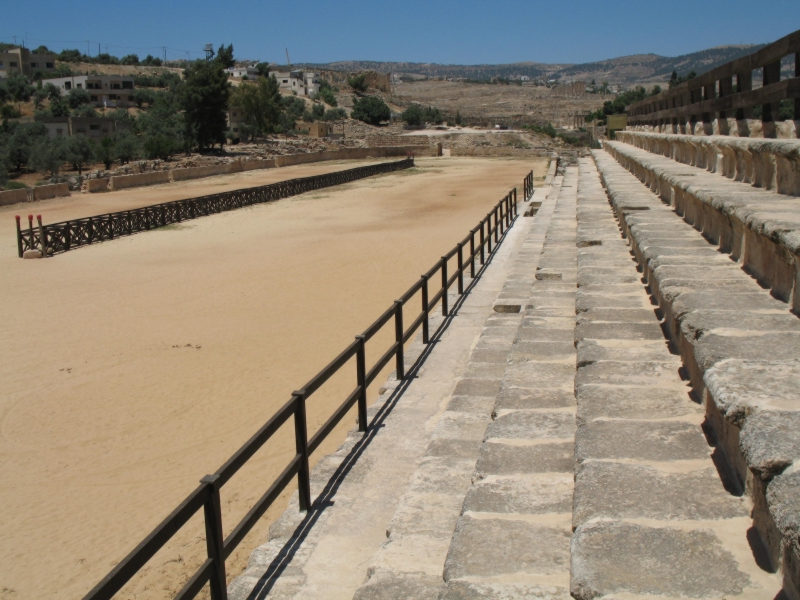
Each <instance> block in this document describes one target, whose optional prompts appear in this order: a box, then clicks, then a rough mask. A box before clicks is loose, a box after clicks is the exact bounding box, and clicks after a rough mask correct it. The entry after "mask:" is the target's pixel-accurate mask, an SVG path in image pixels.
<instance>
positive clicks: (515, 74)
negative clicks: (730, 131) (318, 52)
mask: <svg viewBox="0 0 800 600" xmlns="http://www.w3.org/2000/svg"><path fill="white" fill-rule="evenodd" d="M762 47H763V44H758V45H741V46H719V47H717V48H709V49H707V50H701V51H699V52H692V53H690V54H684V55H681V56H674V57H669V56H659V55H657V54H635V55H631V56H621V57H619V58H612V59H608V60H601V61H597V62H591V63H583V64H577V65H570V64H546V63H537V62H519V63H510V64H503V65H440V64H436V63H410V62H377V61H358V60H351V61H341V62H333V63H324V64H322V63H316V64H305V65H303V66H305V67H309V68H315V69H330V70H334V71H362V70H374V71H378V72H382V73H387V72H391V73H398V74H401V75H417V76H424V77H451V78H469V79H491V78H493V77H502V78H508V79H515V78H519V77H521V76H528V77H530V78H532V79H545V78H546V79H565V80H579V81H586V82H587V83H588V82H590V81H591V80H592V79H594V80H595V81H596V82H597V83H598V84H599V83H600V82H602V81H607V82H608V83H609V84H611V85H621V86H623V87H629V86H632V85H636V84H639V83H644V84H649V83H662V82H665V81H667V80H668V79H669V77H670V75H671V73H672V71H673V70H675V71H678V73H679V74H685V73H688V72H689V71H695V72H697V73H698V74H700V73H703V72H705V71H708V70H709V69H713V68H714V67H717V66H719V65H721V64H724V63H726V62H728V61H731V60H734V59H736V58H739V57H740V56H744V55H746V54H750V53H752V52H755V51H756V50H758V49H759V48H762ZM298 66H299V65H298Z"/></svg>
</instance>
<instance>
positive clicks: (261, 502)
mask: <svg viewBox="0 0 800 600" xmlns="http://www.w3.org/2000/svg"><path fill="white" fill-rule="evenodd" d="M355 170H357V169H352V171H355ZM340 173H344V172H340ZM319 177H324V176H319ZM320 181H322V180H321V179H320ZM284 184H285V182H284V183H282V184H273V185H275V186H276V189H279V191H280V190H284V189H286V188H288V187H289V186H287V185H284ZM281 186H282V187H281ZM194 200H196V199H193V201H194ZM230 200H231V202H230V205H234V204H237V203H238V205H244V203H245V202H246V201H247V198H231V199H230ZM507 204H508V199H507V198H504V199H503V200H501V201H500V202H499V203H498V204H497V205H496V206H495V210H496V209H497V207H500V208H501V209H503V210H506V211H508V212H507V213H505V214H504V215H503V216H502V217H501V218H500V219H496V220H495V223H496V224H497V225H498V226H499V223H500V222H501V221H502V222H503V223H505V222H507V221H508V222H510V223H513V222H514V221H515V220H516V214H515V209H514V208H513V207H511V208H509V206H507ZM170 206H171V207H172V208H175V207H178V208H179V209H180V208H181V207H182V208H186V206H184V205H182V204H180V201H176V202H175V203H170ZM153 208H154V207H146V208H145V209H142V210H143V211H144V213H145V216H147V214H148V211H149V214H150V215H153V212H154V211H153ZM194 208H202V209H203V210H207V212H211V211H213V210H218V209H219V207H214V206H207V207H198V206H195V207H194ZM123 212H127V214H126V215H125V216H126V217H128V219H130V216H131V214H132V213H135V212H136V211H135V210H134V211H123ZM509 212H510V214H508V213H509ZM111 214H114V215H121V214H122V213H111ZM196 214H197V212H196V211H195V210H194V209H193V210H192V211H191V212H189V215H192V216H194V215H196ZM493 214H495V215H496V213H493ZM155 216H158V215H155ZM162 216H163V215H162ZM179 216H180V218H187V219H188V218H192V217H190V216H188V215H179ZM96 219H97V217H94V218H93V217H88V218H86V219H85V221H86V223H87V225H88V229H87V230H86V231H85V232H83V233H81V235H84V234H85V235H86V236H87V240H88V242H87V243H90V242H91V241H92V236H93V235H94V233H95V232H97V230H98V227H99V226H100V225H102V223H98V222H97V221H96ZM160 222H163V218H162V219H161V221H160ZM486 222H489V223H491V219H490V217H489V216H488V215H487V217H485V218H484V220H483V221H481V223H486ZM125 226H127V227H128V229H130V228H131V224H130V220H128V221H127V225H126V223H124V222H123V223H122V224H121V225H120V227H125ZM52 227H53V226H51V229H50V231H49V233H50V234H51V235H52V234H53V233H54V232H55V229H54V228H52ZM116 229H117V227H116V226H114V229H113V230H111V231H112V232H113V233H115V234H117V233H118V232H116V231H114V230H116ZM486 229H487V231H485V232H484V235H485V240H484V243H485V244H490V243H491V242H490V238H491V235H492V234H494V233H495V231H496V230H497V229H498V227H494V228H492V227H491V226H488V227H487V228H486ZM477 230H478V229H477V228H475V229H473V230H471V231H470V234H469V235H468V236H467V237H465V238H464V240H463V241H462V242H461V243H460V244H459V245H458V246H456V247H455V248H454V249H453V250H451V251H450V252H449V253H448V254H447V255H445V256H444V257H443V258H441V259H439V261H437V263H436V265H435V266H434V267H433V268H432V269H431V270H430V271H429V272H428V274H427V275H426V276H424V277H426V278H427V279H430V278H431V277H432V276H433V275H435V274H436V272H437V271H439V270H440V269H441V268H443V266H444V265H445V264H446V261H447V260H448V259H449V258H452V257H453V256H454V255H456V254H457V253H458V252H459V250H461V252H462V256H461V257H460V258H461V260H460V263H461V264H462V265H463V263H464V262H467V263H469V261H474V260H476V259H477V257H478V254H479V251H480V249H481V248H482V246H481V245H480V244H478V245H477V250H476V251H475V252H472V253H470V254H469V256H468V257H467V259H466V261H465V260H464V256H463V247H464V246H465V245H466V244H467V243H469V242H471V241H472V242H473V243H472V245H473V246H474V245H475V244H474V236H475V232H476V231H477ZM508 230H509V228H508V227H506V228H505V229H504V231H503V235H502V236H499V237H498V241H497V243H495V244H494V245H493V246H492V250H491V252H490V253H489V256H491V255H492V254H494V253H495V251H496V250H497V248H498V247H499V244H500V242H501V241H502V240H503V239H504V238H505V236H506V233H507V232H508ZM106 231H108V229H106ZM487 233H488V235H486V234H487ZM24 235H27V236H28V237H30V238H33V237H34V236H33V235H32V234H30V235H29V234H24ZM485 267H486V265H481V267H480V269H479V270H481V271H482V270H483V269H484V268H485ZM464 271H465V270H464V269H463V267H462V272H464ZM458 276H459V273H458V269H456V270H455V272H454V273H453V275H452V276H450V277H449V278H448V279H447V281H446V284H445V286H444V287H443V288H441V289H439V290H438V291H437V292H436V293H435V295H434V296H433V298H432V299H431V300H429V306H428V307H427V310H425V311H423V312H421V313H420V314H419V315H418V316H417V317H416V319H414V321H413V323H412V324H411V326H410V327H409V328H408V329H407V330H406V331H404V332H403V333H402V336H401V338H402V340H401V341H399V342H398V341H395V342H394V343H393V344H392V345H391V347H390V348H389V349H388V350H387V351H386V352H385V353H384V354H383V355H382V356H381V358H380V359H379V360H378V361H377V362H376V363H375V365H374V366H373V367H372V368H371V369H370V370H369V371H368V372H367V373H366V374H364V373H363V367H359V369H361V371H360V374H359V377H360V378H363V379H361V380H362V381H363V386H362V385H359V386H357V387H356V388H355V390H353V391H352V392H351V393H350V395H349V396H348V397H347V399H345V401H344V402H343V403H342V404H341V405H340V406H339V408H338V409H336V411H335V412H334V414H333V415H331V417H330V418H329V419H328V420H327V421H325V423H324V424H323V425H322V426H321V427H320V428H319V430H318V431H317V432H316V433H315V434H314V435H313V436H311V438H310V439H307V440H306V438H307V436H306V434H305V433H304V431H305V427H306V425H305V416H298V415H304V409H303V405H301V404H300V403H301V402H305V400H306V399H307V398H308V397H309V396H310V395H311V394H312V393H313V392H314V391H316V390H317V389H319V387H320V386H321V385H323V384H324V383H325V382H326V381H327V380H328V379H329V378H330V377H331V376H333V375H334V374H335V373H336V372H338V370H339V369H341V368H342V367H343V366H344V365H345V363H347V361H349V360H350V359H351V358H352V357H353V356H355V355H356V354H358V353H359V352H363V346H362V344H363V343H364V342H365V341H366V340H368V339H369V338H371V337H373V336H374V335H375V334H376V333H377V332H378V331H379V330H380V329H381V327H383V326H384V325H386V324H387V323H388V322H389V321H390V320H391V319H392V317H393V316H395V315H396V314H397V313H396V310H397V307H396V306H393V307H391V308H390V309H388V310H387V311H385V312H384V313H383V314H382V315H381V316H380V317H379V318H378V319H377V320H376V321H375V322H374V323H373V324H372V325H370V326H369V327H368V328H367V330H366V331H365V332H364V335H363V336H359V338H358V339H356V340H355V341H354V342H352V343H351V344H350V345H349V346H348V347H347V348H345V349H344V350H343V351H342V352H341V353H340V354H339V355H338V356H337V357H336V358H335V359H334V360H332V361H331V362H330V363H329V364H328V365H327V366H326V367H325V368H323V369H322V370H321V371H320V372H319V373H318V374H317V375H316V376H314V377H313V378H312V379H311V380H310V381H309V382H308V383H307V384H306V385H305V386H304V387H303V388H301V389H302V390H303V391H302V392H297V393H296V394H295V395H293V396H292V399H291V400H289V401H288V402H287V403H286V404H284V405H283V406H282V407H281V408H280V409H279V410H278V412H277V413H276V414H275V415H273V416H272V418H270V419H269V420H268V421H267V422H266V423H265V424H264V425H263V426H262V427H261V428H260V429H259V430H258V431H257V432H256V433H255V434H254V435H253V436H252V437H251V438H250V439H249V440H248V441H247V442H246V443H245V444H244V445H243V446H242V447H241V448H239V450H237V452H236V453H235V454H234V455H233V456H231V457H230V458H229V459H228V460H227V461H226V462H225V464H223V465H222V466H221V467H220V468H219V470H218V471H217V472H216V474H215V475H216V478H215V479H214V480H213V483H212V482H211V481H209V482H204V483H203V484H201V485H200V486H199V487H198V488H197V489H195V490H194V491H193V492H192V493H191V494H190V495H189V496H188V497H187V498H186V499H185V500H184V501H183V502H182V503H181V504H180V505H179V506H178V507H177V508H176V509H175V510H174V511H173V512H172V513H171V514H170V515H169V516H168V517H167V518H166V519H164V521H162V522H161V523H160V524H159V525H158V527H156V528H155V529H154V530H153V531H152V532H151V533H150V535H148V536H147V537H146V538H145V539H144V540H143V541H142V542H141V543H140V544H139V545H138V546H137V547H136V548H135V549H134V550H133V551H132V552H130V553H129V554H128V555H127V556H126V557H125V558H124V559H123V560H122V562H120V563H119V564H118V565H117V566H116V567H115V568H114V569H113V570H112V571H111V572H110V573H109V574H108V575H107V576H106V577H105V578H104V579H103V580H102V581H101V582H100V583H98V584H97V586H95V588H93V589H92V591H90V592H89V594H87V595H86V596H85V600H105V599H110V598H111V597H112V596H113V595H114V594H115V593H116V592H117V591H119V590H120V589H121V588H122V587H123V586H124V585H125V584H126V583H127V582H128V581H129V580H130V579H131V578H132V577H133V576H134V575H135V574H136V573H137V572H138V571H139V570H140V569H141V567H142V566H144V564H145V563H146V562H147V561H148V560H150V558H152V557H153V556H154V555H155V553H156V552H158V551H159V550H160V549H161V548H162V547H163V546H164V545H165V544H166V543H167V542H168V541H169V540H170V539H171V538H172V537H173V536H174V535H175V533H176V532H177V531H178V530H179V529H180V528H181V527H183V526H184V525H185V524H186V523H187V522H188V521H189V519H191V518H192V517H193V516H194V515H195V514H196V513H197V512H198V511H199V509H200V508H202V507H203V505H204V504H205V503H206V502H209V501H212V499H213V498H214V497H216V496H214V495H212V492H213V494H217V493H218V492H217V490H219V488H220V487H222V486H223V485H224V484H225V483H226V482H227V481H229V480H230V478H231V477H232V476H233V475H234V474H235V473H236V472H237V471H238V470H239V469H240V468H241V467H242V466H243V465H244V464H245V463H246V462H247V460H249V459H250V458H251V457H252V456H253V455H254V454H255V453H256V452H257V451H258V450H259V449H260V448H261V447H262V446H263V445H264V444H265V443H266V442H267V441H268V440H269V439H270V438H271V437H272V436H273V435H274V434H275V433H276V432H277V430H278V429H279V428H280V427H281V426H282V425H283V424H284V423H286V422H287V421H288V420H289V418H290V417H292V416H294V418H295V419H296V421H295V423H296V424H297V423H298V422H302V423H303V424H302V427H301V428H300V429H297V428H296V431H295V435H298V433H297V431H300V432H301V433H300V435H301V438H300V440H301V441H300V442H298V444H299V447H298V451H297V453H296V454H295V456H294V457H293V458H292V460H291V461H290V462H289V464H288V465H287V466H286V468H285V469H284V470H283V472H282V473H281V474H280V475H279V476H278V478H277V479H276V480H275V481H274V482H273V483H272V485H271V486H270V487H269V489H268V490H267V491H266V492H265V493H264V495H262V496H261V498H259V499H258V501H257V502H256V503H255V505H254V506H253V507H252V508H251V509H250V510H249V511H248V513H247V515H245V517H244V518H243V519H242V520H241V521H240V522H239V523H238V524H237V525H236V527H235V528H234V529H233V530H232V531H231V533H230V534H229V535H228V536H227V538H225V540H224V542H222V554H223V557H224V558H227V557H229V556H230V555H231V553H232V552H233V550H234V549H235V548H236V547H237V546H238V545H239V544H240V543H241V541H242V540H243V539H244V537H245V536H246V535H247V533H248V532H249V531H251V530H252V528H253V527H254V526H255V524H256V523H257V522H258V520H259V519H260V518H261V517H262V516H263V514H264V513H265V512H266V511H267V510H268V509H269V507H270V506H271V505H272V504H273V503H274V501H275V500H276V499H277V497H278V496H279V495H280V494H281V492H282V491H283V490H284V489H285V488H286V486H287V485H289V482H291V480H292V478H293V477H295V476H296V475H299V474H300V473H301V471H302V469H306V470H307V467H302V464H303V461H304V460H307V456H308V454H310V453H312V452H314V451H315V450H317V449H318V448H319V446H320V445H321V444H322V441H323V440H324V439H325V438H326V437H327V436H328V435H330V433H331V432H332V431H333V430H334V428H335V427H336V425H337V424H338V423H339V422H340V421H341V420H342V419H343V418H344V416H345V415H346V414H347V413H348V411H349V410H350V409H351V408H352V407H353V406H354V405H355V404H356V402H358V401H359V398H362V397H363V395H364V394H365V392H366V386H368V385H370V384H371V383H372V382H373V381H374V380H375V379H376V378H377V377H378V375H379V374H380V372H381V370H382V369H383V368H385V367H386V365H387V364H389V362H390V361H391V359H392V358H393V357H395V356H396V355H397V353H398V352H401V351H402V349H403V346H402V345H403V344H405V343H406V342H407V341H408V340H410V339H411V337H412V336H413V335H414V334H415V332H416V331H417V329H419V327H420V326H421V325H423V323H424V322H425V319H427V318H428V316H429V312H430V310H431V309H432V308H434V307H435V306H436V304H437V303H438V302H439V300H441V299H442V297H443V295H444V294H446V293H447V290H448V288H449V287H450V286H452V285H453V284H454V283H455V282H456V281H457V279H458ZM425 285H426V279H420V280H418V281H417V282H416V283H415V284H414V285H412V286H411V287H410V288H409V290H408V291H407V292H406V293H405V294H404V295H403V297H402V299H401V303H403V304H405V303H406V302H408V301H409V300H410V299H411V298H412V297H413V296H414V295H415V294H416V293H417V292H418V291H419V290H420V289H421V288H423V286H425ZM361 364H363V363H361ZM298 418H299V419H301V421H297V419H298ZM362 425H363V426H366V424H362ZM303 440H306V443H305V445H303ZM306 477H307V475H306ZM301 506H302V503H301ZM206 508H207V507H206ZM216 566H217V565H215V563H214V559H211V558H209V559H208V560H206V561H205V562H204V563H203V565H202V566H201V567H200V569H198V571H196V572H195V574H194V575H193V576H192V578H191V579H190V580H189V581H188V582H187V583H186V584H185V585H184V586H183V588H182V589H181V591H180V592H179V593H178V597H179V598H181V599H184V598H191V597H194V596H195V595H196V594H197V593H198V592H199V591H200V590H201V589H202V588H203V586H204V585H205V584H206V582H208V581H210V579H211V577H212V576H213V570H214V568H215V567H216Z"/></svg>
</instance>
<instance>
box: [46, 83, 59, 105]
mask: <svg viewBox="0 0 800 600" xmlns="http://www.w3.org/2000/svg"><path fill="white" fill-rule="evenodd" d="M42 90H43V91H44V92H45V93H47V99H48V100H50V101H51V102H52V101H53V100H60V99H61V90H59V89H58V88H57V87H56V86H54V85H53V84H52V83H45V84H44V86H43V87H42Z"/></svg>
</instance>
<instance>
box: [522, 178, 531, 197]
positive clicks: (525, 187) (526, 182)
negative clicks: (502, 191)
mask: <svg viewBox="0 0 800 600" xmlns="http://www.w3.org/2000/svg"><path fill="white" fill-rule="evenodd" d="M531 196H533V171H531V172H530V173H528V174H527V175H525V179H523V181H522V200H523V202H527V201H528V200H530V199H531Z"/></svg>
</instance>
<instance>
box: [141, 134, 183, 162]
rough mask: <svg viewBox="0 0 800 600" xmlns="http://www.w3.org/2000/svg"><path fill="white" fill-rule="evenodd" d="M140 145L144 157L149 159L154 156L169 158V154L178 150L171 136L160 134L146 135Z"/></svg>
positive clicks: (162, 158)
mask: <svg viewBox="0 0 800 600" xmlns="http://www.w3.org/2000/svg"><path fill="white" fill-rule="evenodd" d="M142 147H143V149H144V155H145V158H148V159H150V160H153V159H155V158H160V159H161V160H169V158H170V156H172V155H173V154H174V153H175V152H177V150H178V149H177V147H176V145H175V143H174V142H173V141H172V138H169V137H167V136H165V135H160V134H158V135H152V136H148V137H146V138H145V140H144V144H142Z"/></svg>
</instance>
